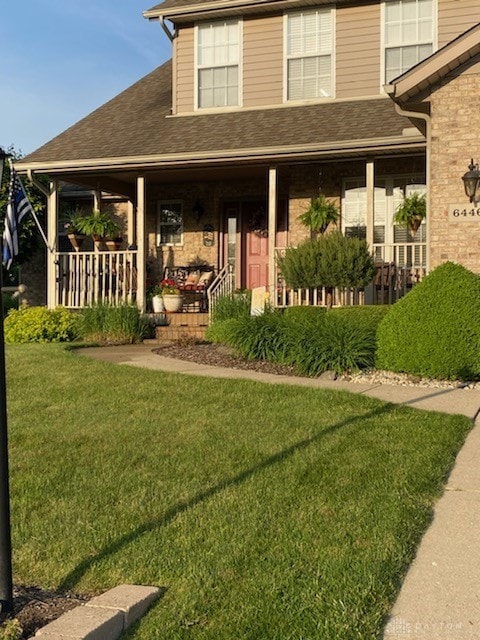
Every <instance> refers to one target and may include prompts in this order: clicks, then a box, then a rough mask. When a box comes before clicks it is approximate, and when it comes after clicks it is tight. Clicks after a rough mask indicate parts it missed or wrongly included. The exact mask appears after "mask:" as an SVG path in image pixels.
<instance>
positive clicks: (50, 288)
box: [47, 181, 58, 309]
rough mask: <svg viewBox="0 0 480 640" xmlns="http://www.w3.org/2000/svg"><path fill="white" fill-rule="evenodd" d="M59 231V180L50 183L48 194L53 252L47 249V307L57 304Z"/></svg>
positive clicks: (49, 224) (49, 242)
mask: <svg viewBox="0 0 480 640" xmlns="http://www.w3.org/2000/svg"><path fill="white" fill-rule="evenodd" d="M57 233H58V182H56V181H55V182H51V183H50V194H49V195H48V196H47V240H48V244H49V245H50V247H51V248H52V249H53V252H50V251H47V307H48V308H49V309H54V308H55V307H56V306H57V282H56V279H57V265H56V264H55V260H56V251H57Z"/></svg>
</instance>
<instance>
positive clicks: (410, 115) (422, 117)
mask: <svg viewBox="0 0 480 640" xmlns="http://www.w3.org/2000/svg"><path fill="white" fill-rule="evenodd" d="M390 86H391V85H390ZM386 90H387V93H388V94H389V95H390V97H391V98H393V95H394V90H393V91H392V90H389V86H388V85H387V87H386ZM395 111H396V112H397V113H398V114H399V115H401V116H405V117H406V118H416V119H417V120H423V121H424V122H425V127H426V136H425V137H426V139H427V154H426V163H425V165H426V166H425V173H426V178H427V212H428V215H427V273H429V272H430V199H431V198H430V189H431V186H430V185H431V175H430V148H431V135H432V133H431V129H432V127H431V117H430V115H429V114H428V113H421V112H418V111H407V110H406V109H402V107H401V106H400V105H399V104H398V103H397V102H395Z"/></svg>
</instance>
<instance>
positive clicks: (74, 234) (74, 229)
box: [63, 209, 85, 252]
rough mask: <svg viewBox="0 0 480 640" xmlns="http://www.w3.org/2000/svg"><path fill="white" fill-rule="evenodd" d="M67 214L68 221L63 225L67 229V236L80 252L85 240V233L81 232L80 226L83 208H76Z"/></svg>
mask: <svg viewBox="0 0 480 640" xmlns="http://www.w3.org/2000/svg"><path fill="white" fill-rule="evenodd" d="M66 215H67V221H66V222H65V224H64V225H63V227H64V229H65V230H66V231H67V237H68V239H69V240H70V243H71V245H72V247H73V248H74V249H75V251H77V252H78V251H80V249H81V248H82V245H83V242H84V240H85V234H83V233H81V232H80V229H79V228H78V222H79V220H80V219H81V218H82V215H83V210H82V209H74V210H73V211H68V212H67V214H66Z"/></svg>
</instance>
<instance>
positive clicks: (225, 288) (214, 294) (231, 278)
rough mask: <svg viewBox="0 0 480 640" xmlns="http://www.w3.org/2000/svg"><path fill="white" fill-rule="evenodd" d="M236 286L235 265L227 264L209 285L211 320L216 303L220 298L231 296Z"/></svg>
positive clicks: (208, 295)
mask: <svg viewBox="0 0 480 640" xmlns="http://www.w3.org/2000/svg"><path fill="white" fill-rule="evenodd" d="M234 288H235V274H234V272H233V266H232V265H231V264H227V265H226V266H225V267H223V269H222V270H221V271H220V272H219V274H218V275H217V277H216V278H215V280H214V281H213V282H212V284H211V285H210V286H209V287H208V291H207V298H208V319H209V321H211V319H212V313H213V310H214V308H215V304H216V303H217V300H218V299H219V298H223V297H225V296H229V295H231V294H232V293H233V290H234Z"/></svg>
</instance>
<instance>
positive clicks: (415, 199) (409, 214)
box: [393, 193, 427, 239]
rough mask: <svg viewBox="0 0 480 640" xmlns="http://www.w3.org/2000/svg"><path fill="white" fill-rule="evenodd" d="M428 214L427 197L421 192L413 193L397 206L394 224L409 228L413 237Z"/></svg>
mask: <svg viewBox="0 0 480 640" xmlns="http://www.w3.org/2000/svg"><path fill="white" fill-rule="evenodd" d="M426 215H427V198H426V196H425V195H420V194H419V193H412V194H411V195H409V196H405V197H404V198H403V201H402V203H401V204H400V205H399V206H398V207H397V210H396V211H395V215H394V216H393V222H394V224H398V225H399V226H400V227H405V228H406V229H408V233H409V234H410V237H411V238H412V239H413V238H414V237H415V234H416V233H417V231H418V228H419V227H420V225H421V224H422V220H424V218H425V217H426Z"/></svg>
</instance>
